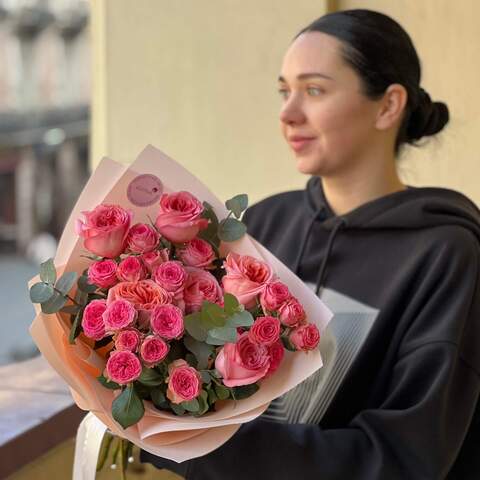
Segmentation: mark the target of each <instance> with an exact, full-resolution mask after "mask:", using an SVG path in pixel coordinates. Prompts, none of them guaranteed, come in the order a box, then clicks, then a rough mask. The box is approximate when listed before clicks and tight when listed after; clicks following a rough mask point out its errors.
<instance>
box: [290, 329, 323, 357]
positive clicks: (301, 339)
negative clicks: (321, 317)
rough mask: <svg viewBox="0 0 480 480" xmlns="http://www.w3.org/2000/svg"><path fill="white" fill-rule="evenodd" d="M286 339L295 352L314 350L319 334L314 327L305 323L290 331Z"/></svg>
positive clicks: (318, 340)
mask: <svg viewBox="0 0 480 480" xmlns="http://www.w3.org/2000/svg"><path fill="white" fill-rule="evenodd" d="M288 338H289V340H290V342H292V345H293V346H294V347H295V348H296V349H297V350H304V351H307V350H314V349H315V348H317V346H318V343H319V342H320V332H319V331H318V328H317V326H316V325H314V324H313V323H307V324H305V325H300V326H299V327H297V328H295V329H294V330H292V331H291V332H290V335H289V337H288Z"/></svg>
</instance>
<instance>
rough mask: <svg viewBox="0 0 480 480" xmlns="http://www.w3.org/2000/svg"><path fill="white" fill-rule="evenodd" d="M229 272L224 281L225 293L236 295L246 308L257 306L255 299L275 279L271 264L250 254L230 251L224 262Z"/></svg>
mask: <svg viewBox="0 0 480 480" xmlns="http://www.w3.org/2000/svg"><path fill="white" fill-rule="evenodd" d="M223 265H224V267H225V270H226V271H227V274H226V275H225V276H224V277H223V279H222V283H223V288H224V290H225V293H231V294H232V295H235V296H236V297H237V299H238V301H239V302H240V303H242V304H243V305H245V307H246V308H252V307H253V306H255V299H256V297H257V295H259V294H260V293H261V292H262V291H263V289H264V288H265V285H266V284H267V283H268V282H271V281H272V280H273V276H274V275H273V271H272V269H271V268H270V266H269V265H268V264H267V263H265V262H262V261H261V260H258V259H256V258H254V257H251V256H249V255H239V254H237V253H234V252H230V253H229V254H228V255H227V258H226V259H225V261H224V262H223Z"/></svg>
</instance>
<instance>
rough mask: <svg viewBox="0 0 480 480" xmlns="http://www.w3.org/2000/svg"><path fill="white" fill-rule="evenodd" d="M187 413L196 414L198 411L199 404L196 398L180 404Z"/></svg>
mask: <svg viewBox="0 0 480 480" xmlns="http://www.w3.org/2000/svg"><path fill="white" fill-rule="evenodd" d="M180 405H181V406H182V407H183V408H184V409H185V410H186V411H187V412H192V413H196V412H198V411H199V410H200V403H199V402H198V400H197V399H196V398H194V399H193V400H189V401H187V402H182V403H181V404H180Z"/></svg>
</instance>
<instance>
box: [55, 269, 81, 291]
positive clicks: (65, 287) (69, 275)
mask: <svg viewBox="0 0 480 480" xmlns="http://www.w3.org/2000/svg"><path fill="white" fill-rule="evenodd" d="M76 280H77V272H65V273H64V274H63V275H62V276H61V277H60V278H59V279H58V280H57V282H56V284H55V288H56V289H57V290H59V291H60V292H62V293H63V294H64V295H66V294H67V293H68V292H69V291H70V290H71V289H72V287H73V286H74V285H75V281H76Z"/></svg>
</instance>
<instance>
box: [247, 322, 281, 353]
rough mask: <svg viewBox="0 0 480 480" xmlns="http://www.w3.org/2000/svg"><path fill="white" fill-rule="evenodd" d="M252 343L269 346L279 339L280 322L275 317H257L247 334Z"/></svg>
mask: <svg viewBox="0 0 480 480" xmlns="http://www.w3.org/2000/svg"><path fill="white" fill-rule="evenodd" d="M248 338H249V339H250V341H252V342H253V343H260V344H262V345H267V346H268V345H271V344H272V343H274V342H276V341H277V340H278V339H279V338H280V320H279V319H278V318H275V317H269V316H267V317H257V318H256V319H255V322H254V323H253V325H252V328H250V330H249V332H248Z"/></svg>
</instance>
